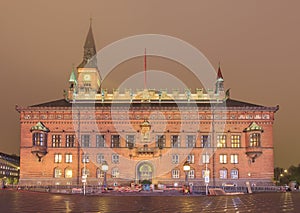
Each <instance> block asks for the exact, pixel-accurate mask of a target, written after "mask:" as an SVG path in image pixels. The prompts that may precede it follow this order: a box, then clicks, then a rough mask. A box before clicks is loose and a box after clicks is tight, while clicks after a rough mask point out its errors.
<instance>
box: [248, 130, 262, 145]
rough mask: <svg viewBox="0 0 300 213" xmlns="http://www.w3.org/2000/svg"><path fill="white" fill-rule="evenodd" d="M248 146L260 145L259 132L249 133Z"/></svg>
mask: <svg viewBox="0 0 300 213" xmlns="http://www.w3.org/2000/svg"><path fill="white" fill-rule="evenodd" d="M249 139H250V144H249V145H250V147H259V146H260V134H259V133H252V134H250V138H249Z"/></svg>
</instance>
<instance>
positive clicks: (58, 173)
mask: <svg viewBox="0 0 300 213" xmlns="http://www.w3.org/2000/svg"><path fill="white" fill-rule="evenodd" d="M61 176H62V170H61V169H60V168H58V167H56V168H54V177H55V178H60V177H61Z"/></svg>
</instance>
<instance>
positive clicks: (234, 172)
mask: <svg viewBox="0 0 300 213" xmlns="http://www.w3.org/2000/svg"><path fill="white" fill-rule="evenodd" d="M230 177H231V179H238V178H239V170H237V169H232V170H231V171H230Z"/></svg>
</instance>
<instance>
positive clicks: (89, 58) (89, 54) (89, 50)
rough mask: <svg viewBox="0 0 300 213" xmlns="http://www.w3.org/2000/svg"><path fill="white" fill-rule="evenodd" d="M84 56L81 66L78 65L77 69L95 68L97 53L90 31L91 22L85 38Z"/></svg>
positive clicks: (91, 31)
mask: <svg viewBox="0 0 300 213" xmlns="http://www.w3.org/2000/svg"><path fill="white" fill-rule="evenodd" d="M83 48H84V54H83V60H82V62H81V64H79V66H78V68H84V67H85V68H97V52H96V45H95V40H94V35H93V30H92V21H91V22H90V29H89V32H88V34H87V36H86V40H85V44H84V47H83Z"/></svg>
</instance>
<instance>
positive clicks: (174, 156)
mask: <svg viewBox="0 0 300 213" xmlns="http://www.w3.org/2000/svg"><path fill="white" fill-rule="evenodd" d="M172 163H175V164H178V163H179V155H177V154H174V155H172Z"/></svg>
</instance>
